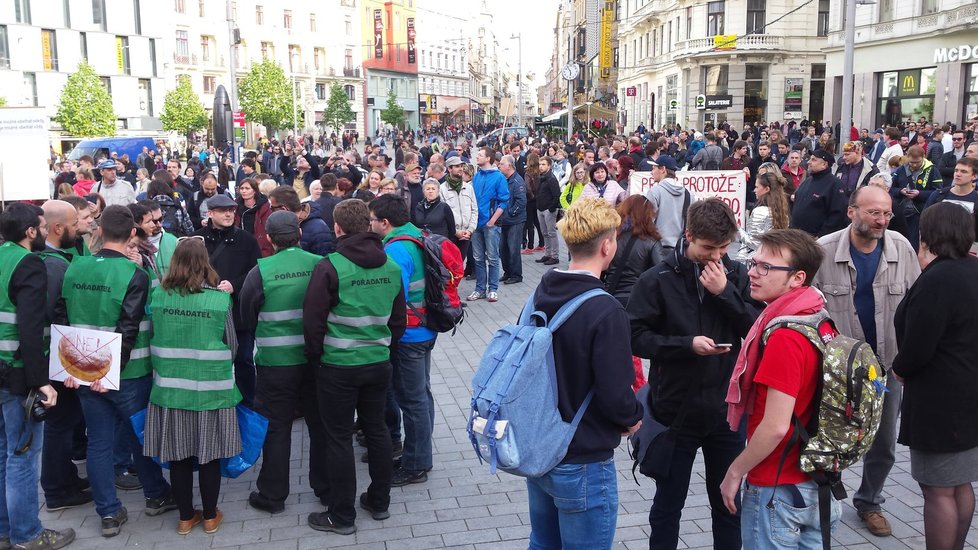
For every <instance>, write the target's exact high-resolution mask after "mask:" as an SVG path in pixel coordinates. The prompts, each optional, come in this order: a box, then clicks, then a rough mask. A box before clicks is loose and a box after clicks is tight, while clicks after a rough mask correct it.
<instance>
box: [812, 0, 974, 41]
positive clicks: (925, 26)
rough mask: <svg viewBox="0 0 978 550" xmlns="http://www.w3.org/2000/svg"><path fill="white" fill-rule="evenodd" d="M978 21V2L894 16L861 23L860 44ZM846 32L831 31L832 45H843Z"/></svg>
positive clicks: (943, 29) (931, 31)
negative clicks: (930, 11)
mask: <svg viewBox="0 0 978 550" xmlns="http://www.w3.org/2000/svg"><path fill="white" fill-rule="evenodd" d="M976 24H978V4H967V5H964V6H960V7H958V8H955V9H952V10H947V11H941V12H937V13H930V14H927V15H917V16H914V17H906V18H904V19H894V20H892V21H886V22H881V23H871V24H867V25H858V26H857V27H856V28H857V29H859V31H860V32H858V33H856V34H857V44H858V43H865V42H873V41H876V40H888V39H891V38H896V37H901V36H919V35H925V34H930V33H935V32H942V33H947V32H949V31H951V30H953V29H954V28H955V27H973V26H974V25H976ZM844 44H845V35H844V33H843V32H842V30H841V29H839V30H834V31H832V32H831V33H829V47H838V48H841V47H843V45H844Z"/></svg>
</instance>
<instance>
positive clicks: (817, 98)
mask: <svg viewBox="0 0 978 550" xmlns="http://www.w3.org/2000/svg"><path fill="white" fill-rule="evenodd" d="M824 112H825V63H813V64H812V78H811V89H810V91H809V92H808V118H810V119H811V120H822V114H823V113H824Z"/></svg>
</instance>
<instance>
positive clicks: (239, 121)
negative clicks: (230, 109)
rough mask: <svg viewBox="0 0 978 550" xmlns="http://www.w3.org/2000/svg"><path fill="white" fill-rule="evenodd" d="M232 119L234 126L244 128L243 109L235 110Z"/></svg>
mask: <svg viewBox="0 0 978 550" xmlns="http://www.w3.org/2000/svg"><path fill="white" fill-rule="evenodd" d="M233 120H234V127H235V128H244V127H245V115H244V111H235V113H234V116H233Z"/></svg>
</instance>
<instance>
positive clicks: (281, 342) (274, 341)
mask: <svg viewBox="0 0 978 550" xmlns="http://www.w3.org/2000/svg"><path fill="white" fill-rule="evenodd" d="M255 343H256V344H258V345H259V346H261V347H263V348H266V347H274V346H301V345H303V344H305V343H306V340H305V338H303V337H302V336H263V337H260V338H255Z"/></svg>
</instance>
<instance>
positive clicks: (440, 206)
mask: <svg viewBox="0 0 978 550" xmlns="http://www.w3.org/2000/svg"><path fill="white" fill-rule="evenodd" d="M435 200H436V201H437V202H435V203H434V204H430V205H429V204H427V201H421V202H419V203H418V204H416V205H414V212H413V215H412V216H411V223H413V224H414V225H416V226H418V229H421V230H422V231H426V232H428V233H435V234H438V235H441V236H443V237H445V238H448V239H454V238H455V215H454V214H452V208H451V207H450V206H448V205H447V204H445V203H444V202H443V201H442V200H441V199H440V198H439V199H435ZM426 206H427V208H426Z"/></svg>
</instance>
